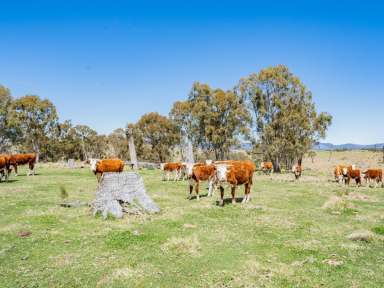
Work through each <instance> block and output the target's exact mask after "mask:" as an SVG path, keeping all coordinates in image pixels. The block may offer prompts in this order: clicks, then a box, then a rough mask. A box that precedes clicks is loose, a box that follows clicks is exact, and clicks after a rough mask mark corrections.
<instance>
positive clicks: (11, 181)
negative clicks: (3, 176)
mask: <svg viewBox="0 0 384 288" xmlns="http://www.w3.org/2000/svg"><path fill="white" fill-rule="evenodd" d="M17 181H19V180H16V179H9V180H2V181H1V182H0V183H2V184H3V183H5V184H6V183H14V182H17Z"/></svg>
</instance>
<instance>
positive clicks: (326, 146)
mask: <svg viewBox="0 0 384 288" xmlns="http://www.w3.org/2000/svg"><path fill="white" fill-rule="evenodd" d="M383 147H384V143H377V144H369V145H362V144H351V143H347V144H339V145H335V144H332V143H319V144H317V145H315V146H314V147H313V148H314V149H315V150H361V149H383Z"/></svg>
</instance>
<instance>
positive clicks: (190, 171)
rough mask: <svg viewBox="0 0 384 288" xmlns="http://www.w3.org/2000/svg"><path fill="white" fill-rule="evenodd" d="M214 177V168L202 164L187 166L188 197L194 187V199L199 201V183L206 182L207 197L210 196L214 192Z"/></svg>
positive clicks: (213, 166)
mask: <svg viewBox="0 0 384 288" xmlns="http://www.w3.org/2000/svg"><path fill="white" fill-rule="evenodd" d="M215 175H216V166H215V165H212V164H211V165H207V164H203V163H197V164H187V176H188V180H189V196H188V199H191V197H192V191H193V187H195V192H196V199H197V200H199V199H200V196H199V186H200V182H201V181H208V196H212V192H213V190H214V181H215V180H214V179H215Z"/></svg>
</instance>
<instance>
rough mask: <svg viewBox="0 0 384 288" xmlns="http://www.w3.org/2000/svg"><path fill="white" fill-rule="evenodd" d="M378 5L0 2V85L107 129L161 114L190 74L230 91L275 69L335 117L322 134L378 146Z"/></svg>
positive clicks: (381, 92) (382, 40) (383, 116)
mask: <svg viewBox="0 0 384 288" xmlns="http://www.w3.org/2000/svg"><path fill="white" fill-rule="evenodd" d="M269 2H271V3H269ZM381 3H382V2H381V1H241V0H237V1H225V0H222V1H156V2H150V1H137V2H133V1H132V2H131V1H97V0H93V1H81V0H78V1H71V0H67V1H39V0H34V1H1V6H0V7H1V12H0V37H1V38H0V84H2V85H5V86H7V87H9V88H10V89H11V90H12V94H13V96H16V97H18V96H22V95H25V94H37V95H39V96H41V97H43V98H49V99H51V100H52V101H53V102H54V104H55V105H56V106H57V108H58V111H59V114H60V119H61V120H65V119H71V120H72V121H73V123H75V124H79V123H82V124H87V125H89V126H91V127H92V128H94V129H96V130H97V131H98V132H100V133H109V132H111V131H112V130H113V129H115V128H119V127H124V126H125V125H126V124H127V122H134V121H137V120H138V118H139V117H140V116H141V115H142V114H144V113H146V112H151V111H157V112H159V113H161V114H168V112H169V110H170V108H171V105H172V103H173V102H175V101H176V100H180V99H185V98H186V97H187V94H188V92H189V90H190V88H191V86H192V83H193V81H200V82H206V83H209V84H210V85H211V86H213V87H220V88H223V89H230V88H232V87H233V86H234V85H235V84H237V82H238V80H239V79H240V77H244V76H247V75H248V74H250V73H252V72H257V71H259V70H260V69H261V68H263V67H266V66H270V65H276V64H285V65H287V66H288V67H289V68H290V69H291V70H292V71H293V72H294V73H295V74H297V75H298V76H299V77H300V78H301V79H302V81H303V82H304V84H306V85H307V86H308V88H309V89H310V90H311V91H312V92H313V94H314V99H315V101H316V103H317V106H318V110H319V111H327V112H329V113H331V114H332V115H333V116H334V121H333V125H332V127H331V129H330V130H329V133H328V137H327V139H326V141H329V142H333V143H345V142H353V143H362V144H366V143H377V142H384V55H383V53H384V4H381Z"/></svg>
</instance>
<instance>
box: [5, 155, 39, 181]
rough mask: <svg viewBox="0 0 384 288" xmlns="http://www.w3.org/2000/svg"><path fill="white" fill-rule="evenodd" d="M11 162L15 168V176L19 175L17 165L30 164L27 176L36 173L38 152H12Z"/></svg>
mask: <svg viewBox="0 0 384 288" xmlns="http://www.w3.org/2000/svg"><path fill="white" fill-rule="evenodd" d="M9 164H10V166H12V167H13V169H14V170H15V176H17V167H18V166H19V165H25V164H28V167H29V171H28V173H27V176H29V175H31V174H32V175H35V164H36V154H35V153H27V154H12V155H10V160H9Z"/></svg>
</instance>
